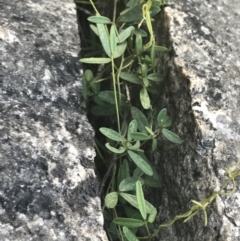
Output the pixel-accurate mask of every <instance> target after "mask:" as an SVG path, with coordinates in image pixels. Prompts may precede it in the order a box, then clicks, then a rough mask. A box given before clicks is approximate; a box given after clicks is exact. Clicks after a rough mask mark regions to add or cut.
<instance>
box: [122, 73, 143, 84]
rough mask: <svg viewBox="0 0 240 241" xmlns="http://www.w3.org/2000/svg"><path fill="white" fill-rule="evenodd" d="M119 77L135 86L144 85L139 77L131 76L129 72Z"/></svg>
mask: <svg viewBox="0 0 240 241" xmlns="http://www.w3.org/2000/svg"><path fill="white" fill-rule="evenodd" d="M119 77H120V78H121V79H124V80H126V81H128V82H131V83H133V84H139V85H141V84H142V80H141V79H140V78H139V77H138V76H137V75H134V74H129V73H127V72H121V73H120V75H119Z"/></svg>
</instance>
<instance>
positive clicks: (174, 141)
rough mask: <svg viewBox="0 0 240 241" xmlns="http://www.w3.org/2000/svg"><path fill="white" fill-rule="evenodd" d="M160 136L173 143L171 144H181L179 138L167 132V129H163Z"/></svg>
mask: <svg viewBox="0 0 240 241" xmlns="http://www.w3.org/2000/svg"><path fill="white" fill-rule="evenodd" d="M162 134H163V135H164V136H165V137H166V138H167V139H168V140H169V141H171V142H173V143H176V144H181V143H182V140H181V138H180V137H179V136H178V135H177V134H175V133H173V132H171V131H169V130H168V129H165V128H163V129H162Z"/></svg>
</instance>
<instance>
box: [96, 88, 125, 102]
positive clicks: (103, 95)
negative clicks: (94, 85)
mask: <svg viewBox="0 0 240 241" xmlns="http://www.w3.org/2000/svg"><path fill="white" fill-rule="evenodd" d="M117 95H118V96H119V94H117ZM98 97H99V98H100V99H101V100H103V101H105V102H107V103H109V104H112V105H115V95H114V91H112V90H105V91H101V92H99V93H98ZM126 102H127V97H126V96H125V95H123V94H121V104H122V105H123V104H125V103H126Z"/></svg>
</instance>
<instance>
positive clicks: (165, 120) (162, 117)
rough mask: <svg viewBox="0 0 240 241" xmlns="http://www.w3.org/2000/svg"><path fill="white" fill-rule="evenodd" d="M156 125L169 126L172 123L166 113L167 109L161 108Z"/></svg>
mask: <svg viewBox="0 0 240 241" xmlns="http://www.w3.org/2000/svg"><path fill="white" fill-rule="evenodd" d="M157 122H158V125H159V126H161V127H169V126H171V125H172V120H171V118H170V117H169V116H168V115H167V109H166V108H164V109H162V110H161V111H160V112H159V113H158V116H157Z"/></svg>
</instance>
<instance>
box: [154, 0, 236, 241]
mask: <svg viewBox="0 0 240 241" xmlns="http://www.w3.org/2000/svg"><path fill="white" fill-rule="evenodd" d="M239 22H240V2H239V0H233V1H231V2H229V1H226V0H217V1H198V0H171V3H170V5H169V6H168V7H166V8H165V9H164V11H163V13H162V19H160V20H159V21H158V26H157V28H158V29H159V30H160V29H162V30H163V31H162V33H161V34H159V41H160V42H162V43H163V44H166V45H167V47H169V49H170V53H168V54H166V55H165V56H164V57H163V58H162V61H161V63H160V65H159V68H162V69H165V70H166V68H167V70H168V71H167V81H166V85H165V87H164V89H163V94H162V96H163V97H162V101H160V104H159V107H161V108H163V107H166V108H167V109H168V110H169V112H170V114H171V116H172V117H173V119H174V127H173V128H172V130H173V131H175V132H177V133H178V134H179V135H180V136H181V137H182V139H183V141H184V142H183V144H182V145H181V146H178V147H177V146H171V145H169V143H166V144H165V145H163V146H162V149H160V151H159V153H158V154H157V155H156V156H155V160H156V162H157V165H158V167H159V170H160V172H161V174H162V177H163V180H164V186H165V188H164V191H163V198H162V200H161V201H160V203H159V209H160V213H159V216H158V221H159V223H163V222H166V221H169V220H171V219H172V218H173V217H174V216H175V215H177V214H181V213H184V212H186V211H188V209H189V207H190V206H191V200H197V201H201V200H203V199H204V198H205V197H208V196H210V195H211V193H212V192H213V191H218V190H219V187H220V186H221V184H223V182H224V180H226V172H225V168H229V167H231V166H232V165H234V164H235V163H236V162H237V160H238V158H240V57H239V56H240V55H239V53H240V41H239V39H240V28H239ZM155 26H156V25H155ZM228 190H231V186H228ZM207 212H208V217H209V220H208V221H209V222H208V225H207V226H206V227H205V226H204V222H203V214H202V213H201V215H197V216H195V217H194V218H193V219H192V220H191V221H190V222H188V223H186V224H183V223H182V222H181V221H179V222H177V223H176V224H174V225H173V226H172V227H171V228H168V229H164V230H162V231H161V233H160V235H159V240H164V241H180V240H181V241H192V240H194V241H210V240H211V241H213V240H214V241H216V240H217V241H239V240H240V215H239V214H240V180H237V191H236V192H235V193H234V194H233V195H232V196H218V198H217V200H216V201H215V202H214V203H213V204H212V205H211V206H210V207H208V208H207Z"/></svg>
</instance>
